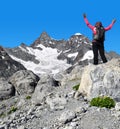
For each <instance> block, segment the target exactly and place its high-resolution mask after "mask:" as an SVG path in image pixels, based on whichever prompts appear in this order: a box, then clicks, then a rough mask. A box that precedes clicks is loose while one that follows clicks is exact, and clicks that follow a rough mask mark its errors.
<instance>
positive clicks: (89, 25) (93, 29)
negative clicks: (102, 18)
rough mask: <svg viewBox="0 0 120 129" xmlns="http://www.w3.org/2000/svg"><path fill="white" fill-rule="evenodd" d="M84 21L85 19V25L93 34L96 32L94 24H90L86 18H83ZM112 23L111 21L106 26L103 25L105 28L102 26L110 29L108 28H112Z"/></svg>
mask: <svg viewBox="0 0 120 129" xmlns="http://www.w3.org/2000/svg"><path fill="white" fill-rule="evenodd" d="M84 21H85V23H86V25H87V26H88V27H89V28H90V29H91V30H92V31H93V34H96V28H95V26H93V25H91V24H90V23H89V21H88V19H87V18H84ZM113 24H114V23H113V22H112V23H111V24H110V25H109V26H108V27H105V28H104V29H105V31H107V30H110V29H111V28H112V26H113Z"/></svg>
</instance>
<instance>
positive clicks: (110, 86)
mask: <svg viewBox="0 0 120 129" xmlns="http://www.w3.org/2000/svg"><path fill="white" fill-rule="evenodd" d="M119 63H120V61H119V60H118V59H114V60H111V61H110V62H108V63H106V64H102V65H98V66H94V65H89V66H87V67H85V68H84V72H83V74H82V77H81V82H80V87H79V92H80V93H82V94H83V95H85V96H87V98H88V99H91V98H94V97H98V96H101V95H105V96H111V97H112V98H114V99H115V100H117V101H120V68H119Z"/></svg>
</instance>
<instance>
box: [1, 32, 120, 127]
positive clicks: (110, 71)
mask: <svg viewBox="0 0 120 129" xmlns="http://www.w3.org/2000/svg"><path fill="white" fill-rule="evenodd" d="M1 49H2V48H1ZM4 50H5V51H4V53H6V55H7V57H8V58H9V60H12V61H13V62H14V60H16V61H17V62H16V61H15V62H16V63H17V64H19V65H20V66H21V67H20V69H17V71H15V70H16V69H15V70H14V71H13V73H12V72H11V71H9V72H10V75H9V76H8V75H7V79H6V78H5V77H6V76H2V74H1V78H0V84H1V85H0V129H120V102H119V100H120V96H119V89H120V83H119V82H120V58H119V55H117V54H115V53H113V52H112V53H110V54H108V53H106V55H107V58H108V59H109V61H108V62H107V63H106V64H101V61H100V64H99V65H97V66H94V65H93V64H92V57H93V55H92V51H91V45H90V41H89V40H88V39H87V38H86V37H84V36H83V35H78V34H77V35H73V36H71V37H70V39H69V40H67V41H65V40H59V41H58V40H55V39H52V38H51V37H50V36H49V35H48V34H47V33H45V32H44V33H42V34H41V36H40V37H39V38H38V39H37V40H36V41H35V42H34V43H33V44H31V46H27V45H25V44H21V46H19V47H17V48H13V49H10V48H9V49H8V48H4ZM2 51H3V49H2ZM2 51H1V53H2ZM3 55H5V54H3V53H2V54H1V61H3V62H6V60H4V59H5V58H4V57H5V56H3ZM115 58H116V59H115ZM9 60H7V61H9ZM18 62H19V63H18ZM20 63H21V64H20ZM5 64H6V63H5ZM13 64H14V63H13ZM19 65H16V67H12V68H18V67H17V66H19ZM7 66H9V65H7ZM12 66H14V65H12ZM24 67H25V68H24ZM3 70H6V69H5V67H3ZM31 70H32V71H31ZM5 74H6V72H5ZM75 85H80V86H79V89H78V91H76V90H74V89H73V87H74V86H75ZM101 95H103V96H104V95H105V96H110V97H111V98H113V99H114V100H115V102H116V106H115V107H114V108H111V109H107V108H98V107H92V106H90V100H91V99H92V98H93V97H96V96H101Z"/></svg>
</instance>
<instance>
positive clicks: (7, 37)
mask: <svg viewBox="0 0 120 129" xmlns="http://www.w3.org/2000/svg"><path fill="white" fill-rule="evenodd" d="M119 3H120V2H119V0H115V1H110V0H100V1H96V0H1V1H0V45H1V46H3V47H16V46H19V45H20V44H21V43H25V44H27V45H30V44H31V43H33V41H34V40H35V39H37V38H38V37H39V36H40V34H41V33H42V32H43V31H46V32H47V33H48V34H49V35H50V36H51V37H52V38H55V39H68V38H70V36H71V35H73V34H75V33H78V32H79V33H82V34H83V35H85V36H87V37H88V38H89V39H90V40H91V39H92V31H91V30H90V29H89V28H88V27H87V26H86V24H85V23H84V20H83V13H86V14H87V18H88V20H89V22H90V23H91V24H93V25H94V24H95V22H96V21H102V23H103V25H104V26H105V27H106V26H108V25H109V24H110V23H111V22H112V20H113V19H114V18H116V19H117V21H116V23H115V24H114V26H113V28H112V29H111V30H109V31H108V32H106V41H105V50H106V51H116V52H117V53H119V54H120V35H119V34H120V23H119V20H120V15H119V12H120V11H119Z"/></svg>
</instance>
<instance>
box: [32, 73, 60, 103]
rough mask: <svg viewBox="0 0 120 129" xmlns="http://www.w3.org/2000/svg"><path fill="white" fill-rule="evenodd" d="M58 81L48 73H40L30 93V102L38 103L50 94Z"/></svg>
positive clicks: (57, 84)
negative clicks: (32, 91)
mask: <svg viewBox="0 0 120 129" xmlns="http://www.w3.org/2000/svg"><path fill="white" fill-rule="evenodd" d="M56 86H59V83H58V82H57V81H56V80H55V79H54V78H53V77H52V76H50V75H47V74H45V75H42V76H41V78H40V80H39V82H38V84H37V86H36V88H35V91H34V93H33V95H32V103H34V104H40V103H41V102H44V101H45V99H46V97H47V96H49V95H51V94H52V93H53V91H54V89H55V87H56Z"/></svg>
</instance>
